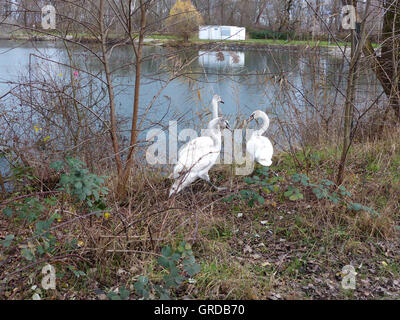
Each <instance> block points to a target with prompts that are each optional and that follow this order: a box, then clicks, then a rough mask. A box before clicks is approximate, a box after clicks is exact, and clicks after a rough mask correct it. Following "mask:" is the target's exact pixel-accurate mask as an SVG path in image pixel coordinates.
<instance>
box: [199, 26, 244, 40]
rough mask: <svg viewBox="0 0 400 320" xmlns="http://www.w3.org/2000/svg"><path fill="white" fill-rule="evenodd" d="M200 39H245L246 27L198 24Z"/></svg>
mask: <svg viewBox="0 0 400 320" xmlns="http://www.w3.org/2000/svg"><path fill="white" fill-rule="evenodd" d="M199 39H201V40H246V28H244V27H235V26H200V27H199Z"/></svg>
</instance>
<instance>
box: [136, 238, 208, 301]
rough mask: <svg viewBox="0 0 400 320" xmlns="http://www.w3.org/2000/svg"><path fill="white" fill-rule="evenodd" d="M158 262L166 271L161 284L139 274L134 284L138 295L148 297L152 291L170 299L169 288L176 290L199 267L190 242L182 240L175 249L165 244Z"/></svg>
mask: <svg viewBox="0 0 400 320" xmlns="http://www.w3.org/2000/svg"><path fill="white" fill-rule="evenodd" d="M157 262H158V264H159V265H160V266H161V267H163V269H164V270H165V271H166V272H167V274H166V275H164V276H163V284H162V285H156V284H153V283H152V282H151V281H150V280H149V279H148V277H147V276H143V275H141V276H140V277H139V279H138V281H137V282H136V283H135V284H134V288H135V290H136V293H137V295H138V296H140V297H142V298H144V299H148V298H149V297H150V293H151V292H152V291H154V292H155V294H156V296H157V297H158V298H159V299H162V300H169V299H171V290H174V289H175V290H176V289H177V288H178V287H179V286H180V285H181V284H182V283H183V282H184V281H186V280H188V279H190V278H192V277H194V276H195V275H196V274H197V273H199V272H200V270H201V267H200V265H199V264H198V263H196V261H195V257H194V256H193V251H192V249H191V246H190V244H188V243H186V242H185V241H182V242H181V243H180V244H179V245H178V247H177V248H176V250H173V249H172V248H171V247H169V246H165V247H164V248H162V250H161V256H160V257H159V258H158V259H157Z"/></svg>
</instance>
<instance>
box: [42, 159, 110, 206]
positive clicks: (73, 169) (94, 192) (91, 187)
mask: <svg viewBox="0 0 400 320" xmlns="http://www.w3.org/2000/svg"><path fill="white" fill-rule="evenodd" d="M50 167H51V168H53V169H55V170H57V171H61V170H64V171H65V172H64V173H63V174H62V175H61V178H60V183H59V184H60V190H62V191H65V192H66V193H68V194H70V195H72V196H73V197H75V198H76V199H77V200H79V201H85V202H86V204H87V206H88V207H90V208H91V207H93V205H94V204H95V205H96V207H98V208H101V209H104V202H103V201H102V198H101V197H102V196H103V195H106V194H107V193H108V189H107V188H105V187H103V186H102V184H103V183H104V179H105V178H106V177H105V176H100V177H99V176H97V175H96V174H93V173H90V172H89V170H88V169H86V168H84V163H83V162H82V161H80V160H78V159H75V158H71V157H68V158H66V160H65V163H64V162H62V161H57V162H53V163H52V164H50Z"/></svg>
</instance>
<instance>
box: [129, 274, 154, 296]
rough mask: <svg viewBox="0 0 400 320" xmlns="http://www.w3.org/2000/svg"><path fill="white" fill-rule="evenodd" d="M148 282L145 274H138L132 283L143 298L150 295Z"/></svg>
mask: <svg viewBox="0 0 400 320" xmlns="http://www.w3.org/2000/svg"><path fill="white" fill-rule="evenodd" d="M148 283H149V279H148V278H147V277H146V276H140V277H139V279H138V281H137V282H136V283H135V284H134V285H133V286H134V288H135V290H136V293H137V294H138V295H139V296H141V297H143V298H145V299H148V298H149V295H150V292H149V286H148Z"/></svg>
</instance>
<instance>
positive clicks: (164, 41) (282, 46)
mask: <svg viewBox="0 0 400 320" xmlns="http://www.w3.org/2000/svg"><path fill="white" fill-rule="evenodd" d="M0 40H10V41H62V40H63V39H62V38H60V37H58V36H54V35H51V34H46V35H44V34H18V33H10V34H6V35H4V34H3V35H0ZM65 40H67V41H73V42H79V43H98V42H99V39H97V38H95V37H93V36H89V35H83V34H81V35H79V34H78V35H75V36H72V35H67V37H66V38H65ZM120 40H122V38H121V37H120V36H119V35H110V37H109V39H108V42H109V43H110V44H113V43H116V42H117V41H120ZM145 42H146V45H159V46H167V47H193V48H195V49H215V50H240V51H244V50H265V49H279V50H285V51H286V50H288V51H291V50H298V49H306V50H308V49H316V48H330V49H333V50H335V49H338V50H340V49H339V47H341V48H344V47H346V46H348V44H347V43H344V42H334V41H330V42H328V41H311V40H308V41H306V40H291V41H286V40H274V39H247V40H241V41H233V40H199V39H198V38H192V39H190V41H189V42H183V41H181V40H179V39H178V38H177V37H174V36H165V35H152V36H148V37H146V38H145Z"/></svg>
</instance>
